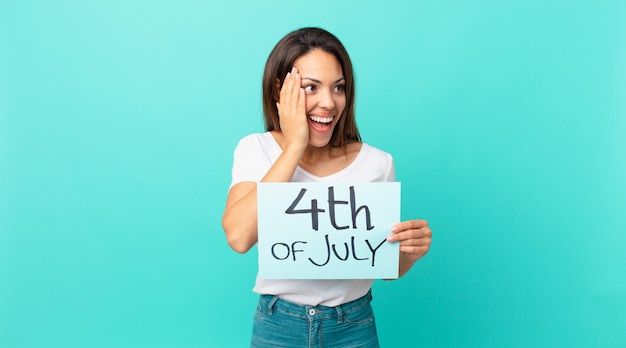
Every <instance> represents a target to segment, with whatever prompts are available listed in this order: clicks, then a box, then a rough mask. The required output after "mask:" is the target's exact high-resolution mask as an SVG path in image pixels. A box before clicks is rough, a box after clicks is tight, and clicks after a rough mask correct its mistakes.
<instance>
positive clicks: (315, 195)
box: [257, 182, 400, 279]
mask: <svg viewBox="0 0 626 348" xmlns="http://www.w3.org/2000/svg"><path fill="white" fill-rule="evenodd" d="M257 200H258V229H259V231H258V232H259V239H258V254H259V276H260V277H261V278H265V279H377V278H386V279H393V278H397V277H398V261H399V243H389V242H387V240H386V239H387V237H388V236H389V235H390V234H391V226H393V225H394V224H395V223H397V222H399V221H400V183H398V182H393V183H388V182H371V183H370V182H367V183H319V182H317V183H311V182H290V183H259V184H258V186H257Z"/></svg>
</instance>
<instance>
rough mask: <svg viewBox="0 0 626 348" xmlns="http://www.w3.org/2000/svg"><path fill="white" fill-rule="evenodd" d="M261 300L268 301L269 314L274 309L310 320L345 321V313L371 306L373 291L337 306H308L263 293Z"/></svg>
mask: <svg viewBox="0 0 626 348" xmlns="http://www.w3.org/2000/svg"><path fill="white" fill-rule="evenodd" d="M260 300H261V301H263V302H265V303H267V310H268V314H270V315H271V314H272V311H278V312H281V313H283V314H285V315H290V316H293V317H298V318H303V319H305V318H308V319H309V320H318V319H320V320H321V319H335V318H336V319H337V320H338V322H340V323H341V322H342V321H343V314H344V313H348V314H349V313H352V312H355V311H358V310H360V309H361V308H363V306H369V305H370V302H371V301H372V291H371V290H370V291H368V292H367V294H365V295H364V296H362V297H360V298H358V299H356V300H353V301H350V302H346V303H344V304H341V305H339V306H335V307H328V306H320V305H318V306H306V305H299V304H296V303H293V302H289V301H285V300H283V299H281V298H280V297H278V296H274V295H261V299H260Z"/></svg>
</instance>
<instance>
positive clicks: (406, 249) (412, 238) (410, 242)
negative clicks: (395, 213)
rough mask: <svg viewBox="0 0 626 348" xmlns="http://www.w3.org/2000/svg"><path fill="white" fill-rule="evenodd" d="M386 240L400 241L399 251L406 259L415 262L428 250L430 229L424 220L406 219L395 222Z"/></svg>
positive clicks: (430, 236) (430, 235)
mask: <svg viewBox="0 0 626 348" xmlns="http://www.w3.org/2000/svg"><path fill="white" fill-rule="evenodd" d="M391 232H392V234H391V235H390V236H389V237H387V241H388V242H392V243H393V242H400V252H401V253H402V255H403V256H404V257H406V258H407V259H408V260H410V261H412V262H415V261H417V260H419V259H421V258H422V257H424V255H426V253H427V252H428V250H429V249H430V245H431V238H432V231H431V230H430V227H428V222H427V221H426V220H407V221H403V222H400V223H397V224H395V225H394V226H393V227H392V228H391Z"/></svg>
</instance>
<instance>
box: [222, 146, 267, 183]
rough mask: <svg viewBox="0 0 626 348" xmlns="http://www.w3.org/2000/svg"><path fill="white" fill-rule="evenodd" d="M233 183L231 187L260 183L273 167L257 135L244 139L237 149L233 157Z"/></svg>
mask: <svg viewBox="0 0 626 348" xmlns="http://www.w3.org/2000/svg"><path fill="white" fill-rule="evenodd" d="M233 157H234V158H233V170H232V181H231V184H230V187H233V186H234V185H236V184H238V183H240V182H244V181H250V182H259V181H261V179H262V178H263V176H264V175H265V173H267V171H268V170H269V169H270V167H271V165H272V164H271V161H270V160H269V157H268V154H266V153H264V152H263V147H262V146H261V143H260V141H259V137H258V135H256V134H251V135H248V136H246V137H244V138H242V139H241V140H240V141H239V143H238V144H237V147H236V148H235V152H234V156H233Z"/></svg>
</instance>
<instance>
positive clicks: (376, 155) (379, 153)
mask: <svg viewBox="0 0 626 348" xmlns="http://www.w3.org/2000/svg"><path fill="white" fill-rule="evenodd" d="M361 152H362V153H363V156H366V157H367V158H368V159H370V160H380V161H393V156H392V155H391V154H390V153H389V152H387V151H384V150H381V149H379V148H377V147H375V146H372V145H369V144H368V143H365V142H363V143H361Z"/></svg>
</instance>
